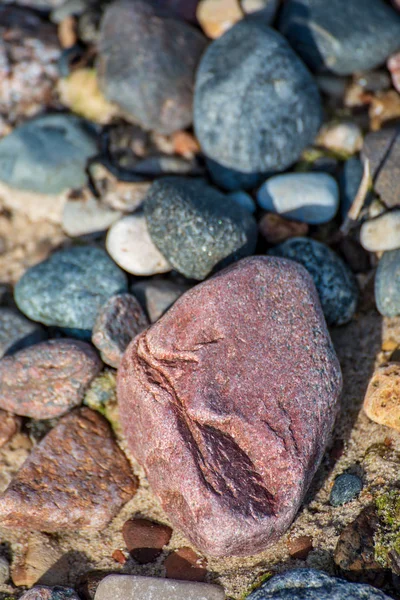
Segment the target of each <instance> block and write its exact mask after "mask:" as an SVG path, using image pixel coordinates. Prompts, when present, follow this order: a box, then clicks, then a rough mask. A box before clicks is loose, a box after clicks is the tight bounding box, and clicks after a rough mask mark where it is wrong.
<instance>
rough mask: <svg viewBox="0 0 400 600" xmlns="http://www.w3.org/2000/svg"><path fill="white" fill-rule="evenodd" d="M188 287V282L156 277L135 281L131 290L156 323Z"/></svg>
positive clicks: (151, 319)
mask: <svg viewBox="0 0 400 600" xmlns="http://www.w3.org/2000/svg"><path fill="white" fill-rule="evenodd" d="M188 289H189V286H188V285H187V284H183V283H182V284H180V283H175V282H174V281H168V280H166V279H155V278H154V279H151V280H149V281H138V282H137V283H134V284H133V285H132V287H131V292H132V294H134V295H135V296H136V297H137V299H138V300H139V302H140V304H141V305H142V306H143V308H144V309H145V311H146V313H147V315H148V316H149V319H150V321H151V322H152V323H154V322H155V321H157V319H159V318H160V317H161V315H162V314H163V313H164V312H165V311H166V310H168V309H169V308H170V306H172V304H173V303H174V302H175V300H177V299H178V298H179V297H180V296H182V294H183V293H184V292H186V291H187V290H188Z"/></svg>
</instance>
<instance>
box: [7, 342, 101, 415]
mask: <svg viewBox="0 0 400 600" xmlns="http://www.w3.org/2000/svg"><path fill="white" fill-rule="evenodd" d="M101 367H102V363H101V360H100V359H99V357H98V355H97V353H96V351H95V350H94V349H93V348H92V347H91V346H90V345H89V344H86V343H85V342H80V341H77V340H72V339H71V340H70V339H59V340H49V341H46V342H42V343H40V344H35V345H34V346H30V347H29V348H25V349H24V350H20V351H19V352H16V353H15V354H13V355H12V356H6V357H4V358H2V359H1V360H0V408H2V409H4V410H8V411H9V412H11V413H15V414H17V415H21V416H24V417H31V418H33V419H51V418H53V417H59V416H61V415H63V414H65V413H66V412H68V411H69V410H70V409H71V408H73V407H74V406H77V405H78V404H80V402H81V400H82V398H83V395H84V392H85V390H86V388H87V387H88V385H89V383H90V382H91V381H92V379H93V378H94V377H95V376H96V375H97V374H98V373H99V371H100V370H101Z"/></svg>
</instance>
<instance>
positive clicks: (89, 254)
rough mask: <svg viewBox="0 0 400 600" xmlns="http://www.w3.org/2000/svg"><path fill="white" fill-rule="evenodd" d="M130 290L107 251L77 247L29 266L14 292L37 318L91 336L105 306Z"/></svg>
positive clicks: (22, 307) (25, 309)
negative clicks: (111, 298) (99, 312)
mask: <svg viewBox="0 0 400 600" xmlns="http://www.w3.org/2000/svg"><path fill="white" fill-rule="evenodd" d="M126 290H127V279H126V275H125V274H124V273H123V271H121V269H119V267H117V265H116V264H115V263H114V262H113V261H112V260H111V258H109V256H108V255H107V253H106V252H105V251H104V250H101V249H100V248H94V247H91V246H76V247H72V248H68V249H66V250H60V251H59V252H55V253H54V254H52V255H51V256H50V257H49V258H48V259H47V260H45V261H43V262H41V263H39V264H38V265H35V266H34V267H31V268H30V269H28V271H26V273H25V274H24V275H23V276H22V277H21V279H20V280H19V281H18V283H17V285H16V286H15V291H14V295H15V301H16V303H17V306H18V308H19V309H20V310H21V311H22V312H23V313H24V314H25V315H26V316H28V317H29V318H30V319H32V320H33V321H39V322H40V323H44V324H45V325H55V326H58V327H62V328H65V329H66V330H67V331H68V330H72V331H71V335H73V337H78V336H79V337H82V338H84V339H90V338H91V331H92V328H93V325H94V322H95V320H96V317H97V313H98V311H99V309H100V308H101V306H102V305H103V304H104V303H105V302H106V301H107V300H108V298H110V296H113V295H114V294H118V293H121V292H125V291H126Z"/></svg>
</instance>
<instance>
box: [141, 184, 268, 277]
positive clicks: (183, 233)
mask: <svg viewBox="0 0 400 600" xmlns="http://www.w3.org/2000/svg"><path fill="white" fill-rule="evenodd" d="M144 214H145V216H146V221H147V225H148V228H149V233H150V235H151V238H152V240H153V242H154V243H155V244H156V246H157V247H158V249H159V250H160V252H161V253H162V254H163V255H164V256H165V257H166V258H167V260H168V261H169V262H170V263H171V265H172V266H173V267H174V268H175V269H176V270H177V271H179V273H182V275H184V276H185V277H188V278H193V279H204V278H205V277H207V275H209V274H210V273H211V271H212V270H213V269H214V268H216V267H222V266H225V265H227V264H228V263H229V262H233V261H234V260H237V259H238V258H241V257H243V256H247V255H248V254H252V253H253V252H254V249H255V245H256V241H257V226H256V222H255V220H254V219H253V217H252V216H251V214H250V213H249V212H248V211H247V210H245V209H244V208H242V207H241V206H239V205H238V204H237V203H236V202H232V200H230V199H229V198H227V197H226V196H224V195H223V194H221V193H220V192H218V191H217V190H216V189H215V188H212V187H210V186H208V185H206V183H205V182H204V181H203V180H191V179H183V178H178V177H166V178H164V179H160V180H159V181H156V182H155V183H154V184H153V185H152V187H151V188H150V191H149V193H148V195H147V198H146V201H145V204H144Z"/></svg>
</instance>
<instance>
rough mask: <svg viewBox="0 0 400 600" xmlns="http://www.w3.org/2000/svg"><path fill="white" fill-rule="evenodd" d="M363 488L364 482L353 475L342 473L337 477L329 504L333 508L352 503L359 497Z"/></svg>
mask: <svg viewBox="0 0 400 600" xmlns="http://www.w3.org/2000/svg"><path fill="white" fill-rule="evenodd" d="M362 488H363V484H362V481H361V479H360V478H359V477H357V475H352V474H351V473H342V475H339V477H336V479H335V483H334V484H333V487H332V490H331V494H330V497H329V502H330V503H331V505H332V506H341V505H342V504H346V503H347V502H351V500H354V498H356V497H357V496H358V494H359V493H360V492H361V490H362Z"/></svg>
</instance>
